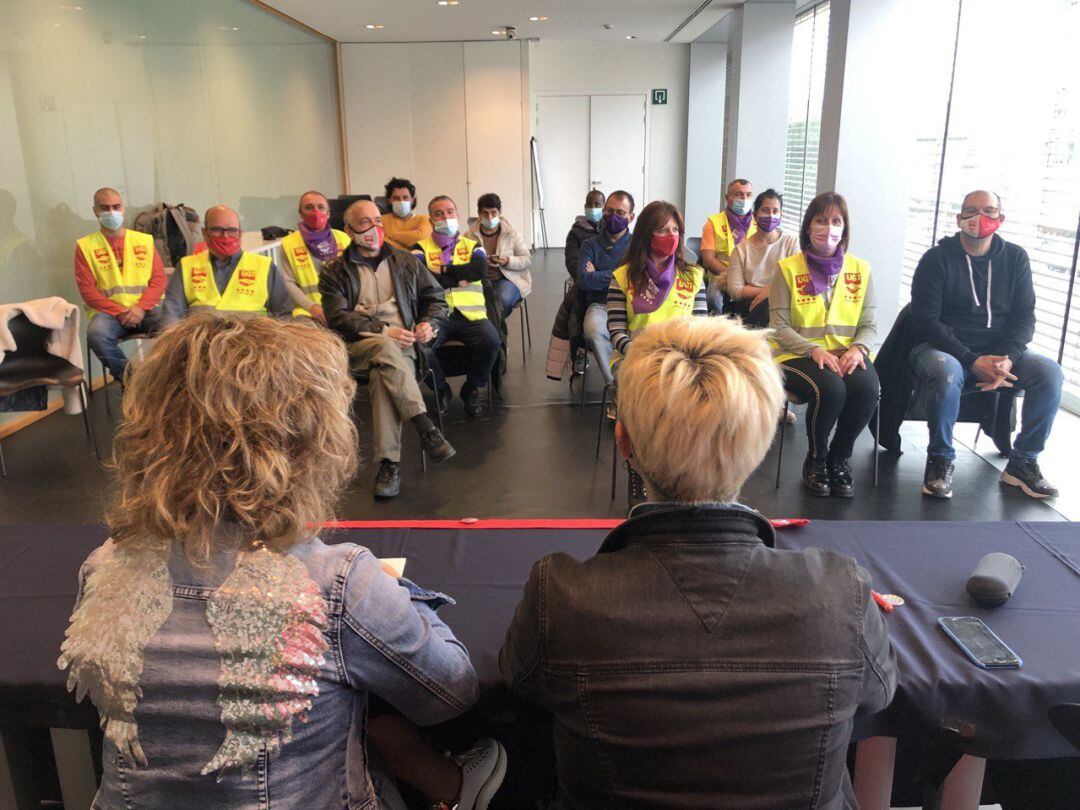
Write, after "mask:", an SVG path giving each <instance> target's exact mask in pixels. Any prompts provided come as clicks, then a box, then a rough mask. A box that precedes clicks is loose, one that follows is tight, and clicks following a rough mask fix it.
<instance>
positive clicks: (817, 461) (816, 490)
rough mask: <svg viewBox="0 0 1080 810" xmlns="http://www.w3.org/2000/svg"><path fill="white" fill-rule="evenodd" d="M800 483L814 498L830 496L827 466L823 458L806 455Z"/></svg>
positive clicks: (830, 488) (830, 487)
mask: <svg viewBox="0 0 1080 810" xmlns="http://www.w3.org/2000/svg"><path fill="white" fill-rule="evenodd" d="M802 483H803V489H805V490H806V491H807V492H808V493H809V494H810V495H813V496H814V497H816V498H828V497H829V495H830V494H832V484H831V483H830V481H829V464H828V462H827V461H826V460H825V457H824V456H815V455H813V454H811V453H807V454H806V460H805V461H804V462H803V465H802Z"/></svg>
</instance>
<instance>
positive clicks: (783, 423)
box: [776, 399, 789, 489]
mask: <svg viewBox="0 0 1080 810" xmlns="http://www.w3.org/2000/svg"><path fill="white" fill-rule="evenodd" d="M788 407H789V403H788V401H787V400H786V399H785V400H784V417H783V419H781V420H780V452H779V453H778V454H777V457H776V488H777V489H780V470H781V469H782V468H783V465H784V435H785V434H786V433H787V415H788Z"/></svg>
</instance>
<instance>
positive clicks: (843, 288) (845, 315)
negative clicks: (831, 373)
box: [769, 253, 870, 363]
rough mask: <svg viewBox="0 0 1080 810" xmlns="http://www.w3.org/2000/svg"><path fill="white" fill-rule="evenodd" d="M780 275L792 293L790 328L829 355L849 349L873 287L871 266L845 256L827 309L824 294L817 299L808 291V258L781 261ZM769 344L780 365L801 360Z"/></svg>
mask: <svg viewBox="0 0 1080 810" xmlns="http://www.w3.org/2000/svg"><path fill="white" fill-rule="evenodd" d="M779 272H780V275H781V277H782V278H783V279H784V283H785V284H787V286H788V289H789V290H790V291H791V315H790V320H791V328H792V329H794V330H795V331H796V332H797V333H798V334H799V335H801V336H802V337H804V338H806V339H807V340H809V341H810V342H811V343H816V344H817V345H818V346H820V347H821V348H823V349H825V350H826V351H831V350H833V349H846V348H848V347H849V346H850V345H851V343H852V341H853V340H854V339H855V333H856V332H858V331H859V317H860V316H861V315H862V308H863V301H865V300H866V287H867V285H868V284H869V283H870V263H869V262H867V261H865V260H863V259H860V258H858V257H857V256H852V255H851V254H850V253H848V254H845V256H844V264H843V265H842V266H841V268H840V274H839V275H838V276H837V278H836V286H835V287H834V288H833V293H832V301H831V303H830V305H829V308H828V309H826V308H825V296H824V294H821V295H814V294H813V293H811V292H810V291H809V290H807V289H806V288H807V285H808V284H809V283H810V268H809V267H808V266H807V264H806V256H805V255H803V254H802V253H796V254H795V255H794V256H788V257H787V258H786V259H781V260H780V262H779ZM769 343H770V344H771V345H772V348H773V354H774V356H775V357H776V362H778V363H782V362H783V361H785V360H790V359H792V358H793V357H800V356H801V355H798V354H792V353H791V352H784V351H782V350H781V349H780V346H779V344H777V342H776V341H775V340H770V341H769Z"/></svg>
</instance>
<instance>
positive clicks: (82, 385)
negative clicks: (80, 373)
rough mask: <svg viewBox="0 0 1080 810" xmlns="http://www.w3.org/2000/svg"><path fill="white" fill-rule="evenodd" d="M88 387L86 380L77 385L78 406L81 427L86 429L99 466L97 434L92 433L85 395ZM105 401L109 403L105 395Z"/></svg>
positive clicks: (87, 399)
mask: <svg viewBox="0 0 1080 810" xmlns="http://www.w3.org/2000/svg"><path fill="white" fill-rule="evenodd" d="M89 387H90V384H89V383H88V382H87V381H86V380H83V381H82V382H81V383H79V404H80V405H82V414H83V425H84V427H85V428H86V435H87V437H88V438H89V439H90V444H92V445H93V446H94V457H95V458H96V459H97V460H98V464H100V463H101V451H100V450H98V443H97V434H96V433H95V432H94V420H92V419H91V418H90V400H89V397H87V395H86V389H88V388H89ZM105 401H106V402H108V401H109V398H108V395H107V394H106V396H105Z"/></svg>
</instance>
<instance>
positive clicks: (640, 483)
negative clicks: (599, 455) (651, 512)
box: [623, 461, 649, 509]
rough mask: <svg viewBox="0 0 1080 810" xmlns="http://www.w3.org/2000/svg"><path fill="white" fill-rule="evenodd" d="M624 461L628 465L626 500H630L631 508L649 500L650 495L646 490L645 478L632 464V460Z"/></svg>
mask: <svg viewBox="0 0 1080 810" xmlns="http://www.w3.org/2000/svg"><path fill="white" fill-rule="evenodd" d="M623 463H624V464H625V465H626V500H627V501H628V502H629V504H630V508H631V509H633V508H634V507H635V506H637V505H638V504H639V503H644V502H645V501H647V500H648V499H649V497H648V494H647V493H646V492H645V479H644V478H642V477H641V476H640V475H639V474H638V473H637V471H636V470H635V469H634V468H633V467H631V466H630V462H628V461H626V462H623Z"/></svg>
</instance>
